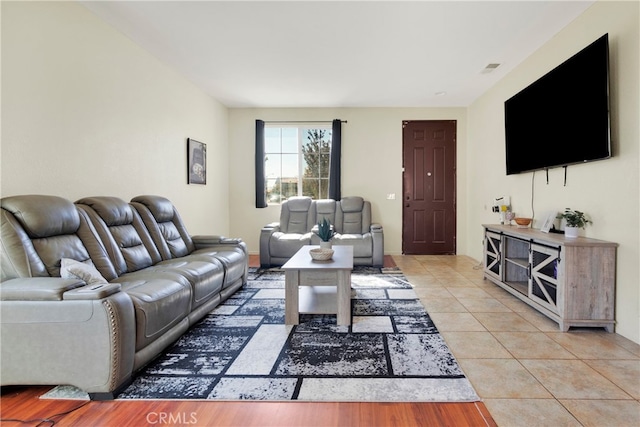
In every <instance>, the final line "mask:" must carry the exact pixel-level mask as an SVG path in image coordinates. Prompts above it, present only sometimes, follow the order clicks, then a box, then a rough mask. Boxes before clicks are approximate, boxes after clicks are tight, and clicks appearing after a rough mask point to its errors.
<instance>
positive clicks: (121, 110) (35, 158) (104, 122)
mask: <svg viewBox="0 0 640 427" xmlns="http://www.w3.org/2000/svg"><path fill="white" fill-rule="evenodd" d="M227 120H228V117H227V109H226V108H225V107H224V106H222V105H221V104H220V103H218V102H217V101H215V100H213V99H212V98H211V97H209V96H208V95H206V94H204V93H203V92H202V91H201V90H199V89H197V88H196V87H195V86H194V85H192V84H191V83H190V82H188V81H187V80H185V79H184V78H183V77H181V76H179V75H178V74H176V73H175V72H174V71H172V70H171V69H169V68H168V67H166V66H164V65H163V64H162V63H160V62H159V61H158V60H156V59H155V58H154V57H153V56H151V55H150V54H149V53H147V52H146V51H144V50H142V49H141V48H140V47H139V46H137V45H136V44H134V43H132V42H131V41H130V40H129V39H127V38H126V37H124V36H123V35H122V34H121V33H119V32H117V31H116V30H114V29H113V28H111V27H110V26H108V25H107V24H105V23H104V22H102V21H101V20H99V19H97V18H96V17H95V16H94V15H93V14H92V13H90V12H89V11H88V10H87V9H85V8H84V7H83V6H81V5H78V4H77V3H74V2H37V3H32V2H2V159H1V169H2V172H1V174H2V181H1V184H2V196H3V197H4V196H9V195H16V194H29V193H34V194H53V195H59V196H63V197H66V198H68V199H70V200H77V199H79V198H80V197H85V196H97V195H109V196H117V197H120V198H122V199H124V200H129V199H130V198H131V197H134V196H136V195H140V194H158V195H163V196H165V197H168V198H169V199H170V200H171V201H172V202H173V203H174V204H175V205H176V206H177V207H178V209H179V211H180V212H181V214H182V216H183V219H184V220H185V222H186V224H187V227H188V229H189V231H190V232H192V233H194V234H196V233H220V234H228V227H229V211H228V207H227V199H228V195H229V190H228V187H229V185H228V182H229V181H228V179H229V178H228V176H229V168H228V144H227ZM187 138H194V139H197V140H199V141H202V142H204V143H206V144H207V149H208V159H207V161H208V165H207V166H208V168H207V169H208V170H207V175H208V176H207V179H208V184H207V185H206V186H202V185H187V171H186V151H187V150H186V139H187Z"/></svg>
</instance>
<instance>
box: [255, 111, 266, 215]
mask: <svg viewBox="0 0 640 427" xmlns="http://www.w3.org/2000/svg"><path fill="white" fill-rule="evenodd" d="M266 207H267V183H266V181H265V176H264V120H256V208H266Z"/></svg>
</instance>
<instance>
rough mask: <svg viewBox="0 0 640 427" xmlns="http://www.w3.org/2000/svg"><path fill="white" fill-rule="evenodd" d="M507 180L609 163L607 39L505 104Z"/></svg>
mask: <svg viewBox="0 0 640 427" xmlns="http://www.w3.org/2000/svg"><path fill="white" fill-rule="evenodd" d="M504 114H505V138H506V160H507V162H506V163H507V175H511V174H517V173H521V172H528V171H534V170H539V169H547V168H553V167H557V166H566V165H570V164H575V163H581V162H588V161H592V160H600V159H606V158H609V157H611V131H610V126H609V38H608V34H605V35H604V36H602V37H600V38H599V39H598V40H596V41H595V42H593V43H592V44H590V45H589V46H587V47H586V48H584V49H583V50H581V51H580V52H578V53H577V54H575V55H574V56H572V57H571V58H569V59H567V60H566V61H565V62H563V63H562V64H560V65H559V66H557V67H556V68H554V69H553V70H551V71H550V72H549V73H547V74H546V75H544V76H542V77H541V78H540V79H539V80H537V81H535V82H534V83H532V84H531V85H530V86H528V87H526V88H525V89H523V90H522V91H521V92H519V93H517V94H516V95H514V96H513V97H512V98H510V99H508V100H507V101H505V103H504Z"/></svg>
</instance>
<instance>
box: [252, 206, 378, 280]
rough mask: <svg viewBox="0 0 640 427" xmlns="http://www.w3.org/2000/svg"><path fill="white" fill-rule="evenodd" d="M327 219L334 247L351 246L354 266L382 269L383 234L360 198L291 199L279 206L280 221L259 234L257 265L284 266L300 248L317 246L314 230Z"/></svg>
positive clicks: (267, 226) (269, 225)
mask: <svg viewBox="0 0 640 427" xmlns="http://www.w3.org/2000/svg"><path fill="white" fill-rule="evenodd" d="M324 218H326V219H328V220H329V222H331V224H332V225H333V227H334V231H335V232H336V233H337V234H336V235H335V236H334V237H333V239H332V243H333V244H334V245H351V246H353V263H354V265H370V266H376V267H382V265H383V263H384V233H383V230H382V226H381V225H380V224H377V223H374V222H372V220H371V203H370V202H368V201H366V200H364V199H363V198H362V197H343V198H342V199H341V200H338V201H336V200H332V199H320V200H312V199H311V198H310V197H291V198H289V199H287V200H285V201H284V202H282V205H281V208H280V221H279V222H274V223H271V224H267V225H266V226H264V227H262V230H261V232H260V265H261V267H263V268H267V267H270V266H280V265H283V264H284V263H286V262H287V261H288V260H289V258H291V257H292V256H293V255H294V254H295V253H296V252H297V251H298V250H299V249H300V248H301V247H302V246H304V245H319V244H320V238H319V237H318V236H317V235H316V234H315V233H314V232H313V230H314V227H317V224H318V223H319V222H321V221H322V220H323V219H324Z"/></svg>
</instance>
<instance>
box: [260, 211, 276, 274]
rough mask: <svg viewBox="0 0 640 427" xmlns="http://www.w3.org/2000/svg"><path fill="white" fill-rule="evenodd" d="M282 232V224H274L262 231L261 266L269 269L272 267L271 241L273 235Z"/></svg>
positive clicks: (266, 226) (263, 228) (268, 225)
mask: <svg viewBox="0 0 640 427" xmlns="http://www.w3.org/2000/svg"><path fill="white" fill-rule="evenodd" d="M278 231H280V223H279V222H272V223H269V224H267V225H265V226H264V227H262V229H261V230H260V266H261V267H265V268H266V267H269V266H270V265H271V253H270V251H269V240H270V239H271V235H272V234H273V233H276V232H278Z"/></svg>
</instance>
